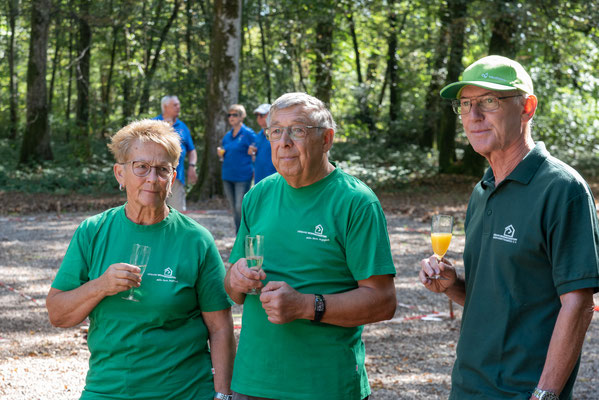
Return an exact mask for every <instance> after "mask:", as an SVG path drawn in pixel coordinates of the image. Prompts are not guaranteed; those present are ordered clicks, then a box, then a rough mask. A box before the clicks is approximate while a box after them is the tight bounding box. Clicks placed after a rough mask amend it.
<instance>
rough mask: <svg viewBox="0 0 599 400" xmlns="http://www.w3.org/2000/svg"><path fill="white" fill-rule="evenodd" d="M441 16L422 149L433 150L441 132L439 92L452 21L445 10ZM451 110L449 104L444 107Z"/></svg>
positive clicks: (443, 75) (427, 96) (426, 105)
mask: <svg viewBox="0 0 599 400" xmlns="http://www.w3.org/2000/svg"><path fill="white" fill-rule="evenodd" d="M440 14H441V18H440V19H441V27H440V28H439V40H437V46H436V48H435V51H434V53H433V54H434V61H433V65H432V66H431V83H430V84H429V87H428V92H427V94H426V100H425V107H424V109H425V114H424V120H423V127H422V136H421V138H420V147H422V148H432V147H433V143H435V139H436V138H437V133H438V132H439V128H440V126H439V124H440V121H441V112H442V111H441V110H442V108H441V107H442V106H443V104H444V103H443V101H442V99H441V96H439V91H440V90H441V89H442V88H443V83H444V82H445V80H444V78H445V73H444V72H445V71H444V68H443V67H444V66H445V63H446V59H447V50H448V49H449V46H450V44H449V43H450V37H449V25H450V24H451V20H450V18H449V12H448V10H447V9H445V8H443V9H442V10H441V12H440ZM444 106H445V107H446V108H449V104H445V105H444Z"/></svg>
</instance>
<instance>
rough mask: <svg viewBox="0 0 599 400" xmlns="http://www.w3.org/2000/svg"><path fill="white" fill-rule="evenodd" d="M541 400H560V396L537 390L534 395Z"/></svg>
mask: <svg viewBox="0 0 599 400" xmlns="http://www.w3.org/2000/svg"><path fill="white" fill-rule="evenodd" d="M532 395H533V396H535V397H536V398H537V399H539V400H559V396H558V395H557V394H555V393H553V392H550V391H549V390H543V389H539V388H538V387H536V388H535V391H534V392H533V393H532Z"/></svg>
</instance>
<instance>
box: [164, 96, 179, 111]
mask: <svg viewBox="0 0 599 400" xmlns="http://www.w3.org/2000/svg"><path fill="white" fill-rule="evenodd" d="M173 100H177V101H179V98H178V97H177V96H164V97H163V98H162V99H161V100H160V109H161V110H162V112H164V107H166V105H167V104H168V103H170V102H171V101H173Z"/></svg>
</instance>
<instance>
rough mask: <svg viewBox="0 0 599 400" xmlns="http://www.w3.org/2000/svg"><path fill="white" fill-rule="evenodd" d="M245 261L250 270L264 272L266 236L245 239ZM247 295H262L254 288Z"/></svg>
mask: <svg viewBox="0 0 599 400" xmlns="http://www.w3.org/2000/svg"><path fill="white" fill-rule="evenodd" d="M245 259H246V261H247V264H248V268H249V269H253V270H255V271H258V272H259V271H260V270H262V262H263V261H264V236H263V235H256V236H249V235H248V236H246V237H245ZM247 294H260V290H259V289H254V288H252V289H251V290H250V291H249V292H247Z"/></svg>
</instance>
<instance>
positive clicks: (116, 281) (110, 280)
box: [98, 263, 141, 296]
mask: <svg viewBox="0 0 599 400" xmlns="http://www.w3.org/2000/svg"><path fill="white" fill-rule="evenodd" d="M140 273H141V270H140V268H139V267H136V266H135V265H131V264H126V263H116V264H112V265H111V266H109V267H108V269H106V271H104V273H103V274H102V276H100V278H99V279H98V280H99V281H100V283H101V287H100V290H102V291H103V292H104V294H105V295H106V296H113V295H115V294H117V293H121V292H124V291H126V290H129V289H131V288H133V287H139V285H140V282H141V275H140Z"/></svg>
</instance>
